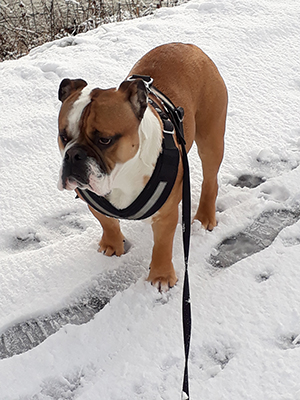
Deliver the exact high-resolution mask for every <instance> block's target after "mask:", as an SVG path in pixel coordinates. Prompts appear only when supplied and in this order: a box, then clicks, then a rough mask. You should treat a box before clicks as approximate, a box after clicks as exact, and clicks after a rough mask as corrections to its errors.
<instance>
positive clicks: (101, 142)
mask: <svg viewBox="0 0 300 400" xmlns="http://www.w3.org/2000/svg"><path fill="white" fill-rule="evenodd" d="M99 143H100V144H103V145H105V146H107V145H108V144H110V143H111V139H109V138H104V137H103V138H100V139H99Z"/></svg>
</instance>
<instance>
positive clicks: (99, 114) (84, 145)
mask: <svg viewBox="0 0 300 400" xmlns="http://www.w3.org/2000/svg"><path fill="white" fill-rule="evenodd" d="M58 97H59V100H60V101H61V102H62V105H61V109H60V113H59V120H58V128H59V135H58V144H59V148H60V151H61V154H62V157H63V162H62V167H61V172H60V180H59V188H60V189H61V190H63V189H67V190H73V189H75V188H77V187H78V188H80V189H89V190H92V191H93V192H95V193H96V194H98V195H100V196H104V195H106V194H107V193H108V192H109V191H110V190H111V188H110V186H111V182H110V181H111V179H113V175H114V171H117V169H118V166H121V165H123V164H124V163H125V162H127V161H128V160H130V159H131V158H133V157H134V156H135V155H136V153H137V151H138V149H139V134H138V128H139V124H140V121H141V120H142V118H143V115H144V112H145V110H146V107H147V90H146V87H145V84H144V82H143V81H142V80H135V81H124V82H122V84H121V85H120V86H119V88H117V89H115V88H114V89H107V90H102V89H98V88H96V89H92V88H90V87H89V86H88V85H87V83H86V82H85V81H84V80H82V79H75V80H70V79H64V80H63V81H62V82H61V84H60V87H59V92H58Z"/></svg>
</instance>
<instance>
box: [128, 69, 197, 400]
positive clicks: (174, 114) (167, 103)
mask: <svg viewBox="0 0 300 400" xmlns="http://www.w3.org/2000/svg"><path fill="white" fill-rule="evenodd" d="M129 79H130V80H131V79H142V80H143V81H144V82H145V84H146V86H147V88H148V91H149V92H150V93H152V94H154V95H155V96H156V97H157V98H158V99H159V100H161V102H162V104H163V106H164V109H165V112H166V113H167V114H168V115H169V117H170V119H171V121H172V122H173V124H174V127H175V131H176V135H177V140H178V142H179V144H180V145H181V151H182V165H183V183H182V236H183V250H184V263H185V273H184V283H183V295H182V323H183V340H184V353H185V365H184V375H183V384H182V400H189V399H190V394H189V373H188V360H189V351H190V342H191V329H192V313H191V301H190V286H189V275H188V261H189V251H190V236H191V185H190V173H189V163H188V157H187V152H186V148H185V140H184V132H183V124H182V121H183V114H184V112H183V108H181V107H175V105H174V104H173V103H172V101H171V100H170V99H169V98H168V97H167V96H166V95H164V94H163V93H162V92H160V91H159V90H158V89H157V88H155V87H153V86H151V85H152V82H153V80H152V78H151V77H149V76H140V75H133V76H132V77H130V78H129Z"/></svg>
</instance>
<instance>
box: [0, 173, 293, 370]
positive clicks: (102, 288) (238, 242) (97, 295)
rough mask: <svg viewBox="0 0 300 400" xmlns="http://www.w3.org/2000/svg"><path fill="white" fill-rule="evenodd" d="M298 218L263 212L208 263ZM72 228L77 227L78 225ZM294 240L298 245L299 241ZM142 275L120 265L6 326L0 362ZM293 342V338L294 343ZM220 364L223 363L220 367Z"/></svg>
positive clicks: (80, 318)
mask: <svg viewBox="0 0 300 400" xmlns="http://www.w3.org/2000/svg"><path fill="white" fill-rule="evenodd" d="M240 182H242V186H246V187H256V186H257V183H258V182H259V178H258V177H254V176H250V175H249V176H247V177H242V179H239V180H238V183H237V186H240ZM299 219H300V211H299V210H294V211H292V210H285V209H279V210H272V211H266V212H264V213H262V214H261V215H260V216H259V217H258V218H257V219H256V220H255V221H253V223H252V224H251V225H250V226H249V227H247V228H246V229H245V230H244V231H242V232H239V233H237V234H236V235H234V236H232V237H229V238H226V239H224V240H223V241H222V243H220V244H219V245H218V246H217V249H216V250H213V254H211V256H210V259H209V262H210V263H211V264H212V265H213V266H214V267H216V268H224V267H230V266H231V265H233V264H235V263H236V262H238V261H240V260H242V259H244V258H246V257H249V256H251V255H252V254H255V253H257V252H259V251H262V250H264V249H265V248H266V247H268V246H270V245H271V244H272V242H273V241H274V240H275V238H276V237H277V235H278V233H279V232H280V231H281V230H282V229H284V228H285V227H287V226H290V225H292V224H295V223H296V222H297V221H298V220H299ZM74 225H75V226H76V227H78V226H79V228H80V225H79V224H77V223H76V224H74ZM77 225H78V226H77ZM298 240H299V243H300V238H299V239H298ZM18 241H20V242H21V243H23V245H24V244H25V246H32V245H34V243H37V245H38V244H39V243H40V241H39V239H38V238H37V235H36V234H35V233H33V232H30V233H29V234H28V235H27V236H23V237H17V243H18ZM15 247H19V245H18V246H17V245H15ZM144 273H145V269H144V268H142V267H132V266H128V268H126V266H125V265H121V266H120V267H119V268H118V269H116V270H113V271H109V272H106V273H104V274H101V275H99V276H98V277H96V278H94V281H93V284H92V285H91V286H90V287H89V288H87V289H85V290H84V291H83V293H82V294H80V293H77V298H76V301H75V302H72V301H71V300H70V301H69V305H68V306H66V307H64V308H63V309H60V310H57V311H55V312H53V313H51V314H48V315H41V316H39V317H36V318H31V319H29V320H25V321H22V322H19V323H18V324H16V325H13V326H11V327H9V328H8V329H7V330H6V331H4V332H3V333H2V334H1V336H0V359H1V358H6V357H12V356H13V355H16V354H20V353H24V352H25V351H28V350H30V349H31V348H33V347H35V346H38V345H39V344H40V343H42V342H43V341H44V340H45V339H46V338H47V337H48V336H50V335H52V334H54V333H55V332H57V331H58V330H59V329H60V328H61V327H62V326H64V325H66V324H73V325H80V324H84V323H86V322H88V321H89V320H90V319H91V318H93V317H94V316H95V314H96V313H98V312H99V311H100V310H102V308H103V307H104V306H105V305H106V304H107V303H108V302H109V301H110V300H111V299H112V297H113V296H115V295H116V294H117V293H118V292H120V291H123V290H125V289H127V288H128V287H129V286H130V285H131V284H133V283H135V282H137V280H138V279H139V278H141V276H143V274H144ZM269 277H270V275H269V274H267V273H262V274H260V275H258V276H257V280H258V281H264V280H267V279H269ZM295 339H297V340H296V342H295ZM298 339H299V340H298ZM294 342H295V343H294ZM298 342H299V343H298ZM284 343H285V344H286V340H283V345H284ZM291 344H294V345H298V344H300V336H299V338H295V337H292V338H291ZM227 361H229V360H227ZM224 363H225V361H224V362H222V363H221V364H222V365H223V364H224ZM225 364H226V363H225Z"/></svg>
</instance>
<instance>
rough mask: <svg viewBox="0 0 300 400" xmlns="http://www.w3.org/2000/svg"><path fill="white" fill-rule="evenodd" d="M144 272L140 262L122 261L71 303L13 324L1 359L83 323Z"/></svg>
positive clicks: (0, 346)
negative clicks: (128, 263) (65, 327)
mask: <svg viewBox="0 0 300 400" xmlns="http://www.w3.org/2000/svg"><path fill="white" fill-rule="evenodd" d="M137 264H138V263H137ZM144 273H145V268H144V267H142V266H140V265H136V266H133V265H128V268H127V267H126V265H121V266H120V267H119V268H118V269H116V270H112V271H107V272H105V273H102V274H100V275H99V276H98V277H96V278H95V279H94V280H93V283H92V284H91V285H90V286H89V287H87V288H86V289H84V290H82V292H81V293H78V295H77V296H76V299H75V300H73V301H72V300H71V301H70V304H69V305H68V306H66V307H63V308H62V309H60V310H58V311H54V312H52V313H49V314H48V315H41V316H39V317H37V318H31V319H29V320H26V321H23V322H19V323H17V324H15V325H13V326H11V327H9V328H8V329H7V330H6V331H4V332H3V333H2V334H1V335H0V359H2V358H8V357H12V356H13V355H16V354H21V353H24V352H26V351H28V350H30V349H32V348H34V347H36V346H38V345H39V344H40V343H42V342H43V341H44V340H45V339H46V338H47V337H48V336H50V335H53V334H54V333H56V332H57V331H58V330H59V329H60V328H61V327H62V326H64V325H67V324H73V325H81V324H84V323H86V322H88V321H90V320H91V319H92V318H93V317H94V316H95V314H97V313H98V312H99V311H100V310H102V308H103V307H104V306H105V305H106V304H107V303H109V301H110V300H111V299H112V298H113V297H114V296H115V295H116V294H117V293H118V292H121V291H124V290H125V289H127V288H128V287H129V286H130V285H131V284H132V283H135V282H137V280H138V279H139V278H140V277H141V276H143V274H144Z"/></svg>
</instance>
